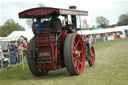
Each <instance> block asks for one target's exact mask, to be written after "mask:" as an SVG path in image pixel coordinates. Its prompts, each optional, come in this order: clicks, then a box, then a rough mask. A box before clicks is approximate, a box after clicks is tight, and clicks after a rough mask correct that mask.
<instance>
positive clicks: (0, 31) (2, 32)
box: [0, 19, 25, 37]
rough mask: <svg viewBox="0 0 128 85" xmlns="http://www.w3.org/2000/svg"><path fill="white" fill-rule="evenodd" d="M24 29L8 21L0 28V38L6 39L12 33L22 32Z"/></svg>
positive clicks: (12, 21)
mask: <svg viewBox="0 0 128 85" xmlns="http://www.w3.org/2000/svg"><path fill="white" fill-rule="evenodd" d="M24 30H25V29H24V28H23V27H22V26H20V25H19V24H18V23H16V22H15V21H14V20H13V19H8V20H7V21H6V22H5V23H4V25H3V26H1V27H0V36H2V37H6V36H8V35H9V34H10V33H11V32H13V31H24Z"/></svg>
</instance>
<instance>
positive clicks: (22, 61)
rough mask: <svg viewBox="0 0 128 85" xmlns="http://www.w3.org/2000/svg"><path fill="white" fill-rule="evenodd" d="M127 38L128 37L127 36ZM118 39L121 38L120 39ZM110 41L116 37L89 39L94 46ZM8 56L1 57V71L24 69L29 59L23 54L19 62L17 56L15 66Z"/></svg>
mask: <svg viewBox="0 0 128 85" xmlns="http://www.w3.org/2000/svg"><path fill="white" fill-rule="evenodd" d="M126 37H128V35H126ZM118 38H120V37H118ZM118 38H117V39H118ZM109 40H115V38H114V36H108V37H96V38H89V43H90V44H91V45H94V44H97V43H100V42H105V41H109ZM8 56H9V58H8V60H6V59H2V55H0V71H1V70H4V69H7V68H10V67H14V66H17V65H22V67H23V69H24V64H26V63H27V59H26V57H25V55H23V54H22V57H19V58H20V61H18V59H19V58H18V56H17V61H16V64H14V65H11V64H10V62H9V61H10V55H9V53H8ZM6 61H8V62H6Z"/></svg>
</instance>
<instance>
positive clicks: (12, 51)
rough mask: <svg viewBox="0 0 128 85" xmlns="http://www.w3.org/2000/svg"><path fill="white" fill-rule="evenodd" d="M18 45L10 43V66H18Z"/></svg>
mask: <svg viewBox="0 0 128 85" xmlns="http://www.w3.org/2000/svg"><path fill="white" fill-rule="evenodd" d="M17 48H18V46H17V43H15V45H13V42H10V46H9V52H10V64H11V65H15V64H16V52H17Z"/></svg>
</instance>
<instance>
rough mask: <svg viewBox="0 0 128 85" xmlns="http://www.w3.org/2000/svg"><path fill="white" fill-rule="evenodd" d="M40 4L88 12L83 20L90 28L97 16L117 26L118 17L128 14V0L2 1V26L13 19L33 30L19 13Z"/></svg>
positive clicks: (0, 16) (0, 3) (0, 19)
mask: <svg viewBox="0 0 128 85" xmlns="http://www.w3.org/2000/svg"><path fill="white" fill-rule="evenodd" d="M40 3H41V4H43V5H44V6H46V7H56V8H65V9H67V8H68V7H69V6H71V5H75V6H77V9H78V10H85V11H88V13H89V14H88V16H86V17H83V18H82V19H86V20H87V23H88V24H89V27H91V26H93V25H96V22H95V19H96V17H97V16H104V17H105V18H107V19H108V20H109V22H110V24H116V23H117V21H118V17H119V16H120V15H121V14H124V13H127V12H128V0H0V25H3V24H4V22H5V21H6V20H7V19H13V20H14V21H15V22H17V23H19V24H20V25H22V26H23V27H24V28H25V29H26V30H31V29H30V28H29V27H28V25H27V24H26V20H25V19H19V17H18V13H19V12H21V11H23V10H26V9H29V8H34V7H38V6H39V4H40Z"/></svg>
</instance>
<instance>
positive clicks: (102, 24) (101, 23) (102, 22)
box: [96, 16, 107, 28]
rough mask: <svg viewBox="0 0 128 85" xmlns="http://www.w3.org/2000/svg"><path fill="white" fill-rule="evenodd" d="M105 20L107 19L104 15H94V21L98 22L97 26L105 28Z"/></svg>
mask: <svg viewBox="0 0 128 85" xmlns="http://www.w3.org/2000/svg"><path fill="white" fill-rule="evenodd" d="M106 22H107V19H106V18H105V17H103V16H98V17H96V23H97V24H98V26H99V27H104V28H105V27H106V26H107V24H106Z"/></svg>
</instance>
